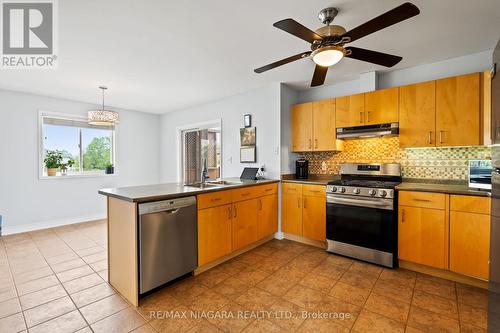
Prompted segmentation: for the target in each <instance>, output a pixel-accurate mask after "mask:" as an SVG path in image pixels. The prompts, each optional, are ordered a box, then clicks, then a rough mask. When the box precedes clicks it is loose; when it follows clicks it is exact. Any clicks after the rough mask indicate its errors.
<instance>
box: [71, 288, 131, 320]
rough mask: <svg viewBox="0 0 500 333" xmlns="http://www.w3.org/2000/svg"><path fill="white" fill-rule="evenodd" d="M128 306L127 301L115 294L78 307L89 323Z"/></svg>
mask: <svg viewBox="0 0 500 333" xmlns="http://www.w3.org/2000/svg"><path fill="white" fill-rule="evenodd" d="M128 306H129V305H128V303H127V302H126V301H125V300H123V298H121V297H120V296H119V295H116V294H115V295H111V296H109V297H106V298H104V299H102V300H100V301H97V302H94V303H91V304H89V305H86V306H84V307H82V308H80V312H81V313H82V315H83V316H84V317H85V319H86V320H87V322H88V323H89V324H93V323H95V322H97V321H99V320H101V319H104V318H106V317H107V316H110V315H112V314H115V313H117V312H119V311H121V310H123V309H125V308H127V307H128Z"/></svg>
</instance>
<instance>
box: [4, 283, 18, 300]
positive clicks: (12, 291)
mask: <svg viewBox="0 0 500 333" xmlns="http://www.w3.org/2000/svg"><path fill="white" fill-rule="evenodd" d="M15 297H17V293H16V288H15V287H14V285H10V284H9V285H7V286H3V287H0V302H5V301H7V300H9V299H12V298H15Z"/></svg>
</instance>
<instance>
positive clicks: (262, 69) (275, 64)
mask: <svg viewBox="0 0 500 333" xmlns="http://www.w3.org/2000/svg"><path fill="white" fill-rule="evenodd" d="M310 54H311V51H307V52H302V53H299V54H296V55H294V56H291V57H288V58H285V59H281V60H279V61H276V62H273V63H272V64H269V65H266V66H262V67H259V68H257V69H254V72H255V73H262V72H265V71H268V70H270V69H273V68H276V67H279V66H283V65H285V64H288V63H289V62H292V61H296V60H299V59H302V58H305V57H308V56H309V55H310Z"/></svg>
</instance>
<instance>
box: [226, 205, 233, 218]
mask: <svg viewBox="0 0 500 333" xmlns="http://www.w3.org/2000/svg"><path fill="white" fill-rule="evenodd" d="M227 213H228V214H227V219H228V220H230V219H231V215H232V214H231V206H229V207H227Z"/></svg>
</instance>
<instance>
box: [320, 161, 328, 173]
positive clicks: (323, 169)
mask: <svg viewBox="0 0 500 333" xmlns="http://www.w3.org/2000/svg"><path fill="white" fill-rule="evenodd" d="M326 169H327V166H326V162H325V161H323V162H321V170H322V171H326Z"/></svg>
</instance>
